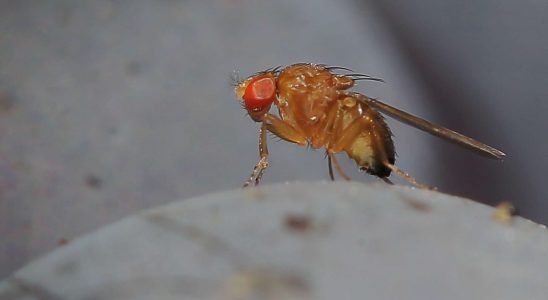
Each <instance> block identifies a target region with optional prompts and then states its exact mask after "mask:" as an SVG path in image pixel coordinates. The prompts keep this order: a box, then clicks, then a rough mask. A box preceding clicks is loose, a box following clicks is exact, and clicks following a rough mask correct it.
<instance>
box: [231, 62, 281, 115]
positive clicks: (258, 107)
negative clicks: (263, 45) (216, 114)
mask: <svg viewBox="0 0 548 300" xmlns="http://www.w3.org/2000/svg"><path fill="white" fill-rule="evenodd" d="M276 89H277V88H276V77H274V74H273V73H271V72H264V73H259V74H257V75H254V76H251V77H249V78H248V79H246V80H244V81H242V82H240V83H238V84H237V85H236V88H235V89H234V92H235V93H236V97H237V98H238V100H240V101H241V102H242V106H243V107H244V108H245V109H246V110H247V112H248V114H249V116H250V117H251V119H253V121H255V122H261V121H262V118H263V116H264V115H265V114H266V113H267V112H268V111H269V110H270V107H271V106H272V103H273V102H274V100H275V99H276Z"/></svg>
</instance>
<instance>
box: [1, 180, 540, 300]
mask: <svg viewBox="0 0 548 300" xmlns="http://www.w3.org/2000/svg"><path fill="white" fill-rule="evenodd" d="M492 213H493V209H492V208H490V207H487V206H484V205H481V204H477V203H474V202H471V201H469V200H466V199H462V198H457V197H452V196H447V195H444V194H441V193H437V192H429V191H421V190H413V189H410V188H406V187H397V186H396V187H393V186H388V185H385V184H379V185H364V184H360V183H347V182H336V183H293V184H284V185H273V186H263V187H261V188H258V189H237V190H234V191H230V192H224V193H217V194H210V195H206V196H202V197H197V198H192V199H189V200H186V201H179V202H175V203H173V204H170V205H167V206H163V207H160V208H157V209H153V210H149V211H146V212H144V213H141V214H138V215H135V216H133V217H129V218H126V219H124V220H122V221H120V222H118V223H115V224H113V225H110V226H107V227H105V228H103V229H101V230H99V231H97V232H95V233H92V234H89V235H87V236H84V237H82V238H80V239H77V240H74V241H72V242H70V243H69V244H67V245H65V246H62V247H60V248H59V249H57V250H56V251H54V252H52V253H51V254H49V255H47V256H45V257H43V258H42V259H39V260H37V261H35V262H33V263H31V264H30V265H28V266H27V267H25V268H23V269H22V270H20V271H18V272H16V273H15V274H14V275H13V276H12V277H10V278H8V279H7V280H6V281H5V282H3V283H2V284H0V299H1V300H4V299H498V300H501V299H545V298H546V295H548V285H547V284H546V278H547V274H548V260H547V258H546V253H548V233H547V231H546V230H545V228H544V227H541V226H539V225H536V224H534V223H532V222H529V221H527V220H524V219H522V218H515V219H514V221H513V223H512V224H511V225H504V224H500V223H497V222H495V221H494V220H493V218H492ZM292 218H293V219H296V221H295V222H294V225H295V226H291V225H290V223H291V222H289V223H288V220H289V219H292ZM303 218H304V220H308V221H309V223H308V225H307V222H306V221H303ZM300 221H303V222H304V223H300ZM291 224H293V223H291Z"/></svg>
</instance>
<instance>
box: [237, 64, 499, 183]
mask: <svg viewBox="0 0 548 300" xmlns="http://www.w3.org/2000/svg"><path fill="white" fill-rule="evenodd" d="M337 69H338V70H346V71H350V70H349V69H346V68H341V67H327V66H325V65H316V64H306V63H300V64H294V65H291V66H288V67H286V68H284V69H282V70H278V69H277V68H276V69H272V70H267V71H264V72H260V73H257V74H255V75H253V76H251V77H249V78H248V79H246V80H244V81H242V82H239V83H238V84H237V85H236V88H235V92H236V96H237V97H238V98H240V99H242V102H243V106H244V108H245V109H246V110H247V112H248V113H249V115H250V117H251V118H252V119H253V120H254V121H256V122H260V123H261V134H260V138H259V155H260V160H259V162H258V163H257V165H256V166H255V168H254V170H253V173H252V174H251V176H250V178H249V180H248V181H246V183H245V184H244V186H247V185H249V184H250V183H251V182H253V181H254V182H255V184H258V183H259V181H260V179H261V176H262V173H263V171H264V170H265V169H266V168H267V167H268V148H267V146H266V132H267V131H270V132H271V133H273V134H274V135H276V136H278V137H280V138H281V139H283V140H286V141H289V142H292V143H296V144H299V145H303V146H305V145H308V146H310V147H311V148H314V149H319V148H325V149H326V153H327V155H328V158H329V171H330V176H331V178H332V179H333V178H334V177H333V172H332V168H331V162H332V161H333V162H334V164H335V167H336V168H337V170H338V171H339V173H340V175H341V176H343V177H344V178H347V179H348V177H347V176H346V175H345V174H344V172H343V171H342V169H341V168H340V166H339V165H338V163H337V161H336V157H335V154H336V153H339V152H345V153H346V154H347V155H348V156H349V157H350V158H352V159H353V160H354V161H356V163H357V164H358V166H359V167H360V168H361V169H362V170H365V171H366V172H367V173H369V174H372V175H375V176H378V177H380V178H383V179H385V178H386V177H388V176H389V175H390V173H391V172H396V173H397V174H398V175H400V176H402V177H403V178H405V179H406V180H408V181H409V182H411V183H413V184H415V185H417V186H419V187H423V188H429V187H428V186H427V185H424V184H422V183H419V182H418V181H416V180H415V179H414V178H413V177H411V176H410V175H408V174H407V173H405V172H404V171H402V170H400V169H398V168H397V167H396V166H394V160H395V157H394V156H395V150H394V143H393V141H392V133H391V132H390V129H389V128H388V126H387V125H386V123H385V121H384V118H383V117H382V116H381V115H380V113H379V111H382V112H384V113H386V114H389V115H391V116H393V117H395V118H397V119H399V120H400V121H403V122H405V123H407V124H410V125H412V126H415V127H417V128H419V129H421V130H424V131H426V132H429V133H431V134H433V135H436V136H439V137H442V138H445V139H448V140H450V141H453V142H456V143H457V144H460V145H462V146H465V147H467V148H469V149H472V150H474V151H477V152H478V153H480V154H484V155H487V156H489V157H491V158H496V159H501V158H502V157H503V156H504V155H505V154H504V153H502V152H501V151H499V150H497V149H494V148H491V147H489V146H487V145H484V144H482V143H480V142H478V141H475V140H473V139H471V138H469V137H466V136H464V135H462V134H459V133H457V132H454V131H451V130H449V129H446V128H443V127H441V126H438V125H435V124H432V123H430V122H428V121H426V120H423V119H421V118H418V117H415V116H413V115H410V114H408V113H406V112H403V111H401V110H398V109H396V108H394V107H391V106H389V105H387V104H384V103H382V102H379V101H377V100H375V99H371V98H369V97H366V96H364V95H362V94H359V93H355V92H352V91H350V90H349V89H350V88H351V87H353V86H354V84H355V81H356V80H377V81H380V80H379V79H376V78H372V77H369V76H367V75H363V74H355V73H351V74H348V73H347V74H336V73H334V72H333V71H334V70H337ZM272 105H275V106H276V107H277V108H278V112H279V115H274V114H272V113H270V112H269V111H270V108H271V106H272ZM385 180H386V181H388V180H387V179H385Z"/></svg>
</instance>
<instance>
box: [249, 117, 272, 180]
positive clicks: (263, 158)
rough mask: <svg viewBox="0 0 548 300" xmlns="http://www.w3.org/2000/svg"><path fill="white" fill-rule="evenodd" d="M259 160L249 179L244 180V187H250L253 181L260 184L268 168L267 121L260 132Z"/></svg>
mask: <svg viewBox="0 0 548 300" xmlns="http://www.w3.org/2000/svg"><path fill="white" fill-rule="evenodd" d="M259 157H260V159H259V162H257V164H256V165H255V167H254V168H253V172H251V175H250V176H249V179H247V180H246V182H244V186H243V187H248V186H249V185H250V184H251V183H252V182H253V183H254V185H258V184H259V181H261V177H263V173H264V171H265V170H266V168H268V146H267V145H266V123H265V122H263V123H262V124H261V130H260V133H259Z"/></svg>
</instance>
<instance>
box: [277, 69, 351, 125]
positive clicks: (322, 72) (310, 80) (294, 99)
mask: <svg viewBox="0 0 548 300" xmlns="http://www.w3.org/2000/svg"><path fill="white" fill-rule="evenodd" d="M350 80H351V79H350ZM343 81H345V80H344V79H341V78H338V77H337V76H336V75H333V74H331V73H330V72H329V71H328V70H327V69H325V68H323V67H320V66H317V65H311V64H297V65H293V66H289V67H287V68H286V69H284V70H282V71H281V72H280V74H279V76H278V82H277V87H278V94H279V108H280V110H282V111H283V113H284V114H285V115H286V116H287V117H288V118H293V119H294V120H295V122H297V123H299V124H300V125H301V126H303V127H307V126H314V125H315V124H317V123H318V122H320V121H321V120H322V119H323V118H325V115H326V111H327V109H328V108H329V106H330V105H331V103H332V102H333V101H335V100H336V99H337V97H338V93H337V90H338V87H339V85H341V83H342V82H343ZM344 83H345V84H348V82H344Z"/></svg>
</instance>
